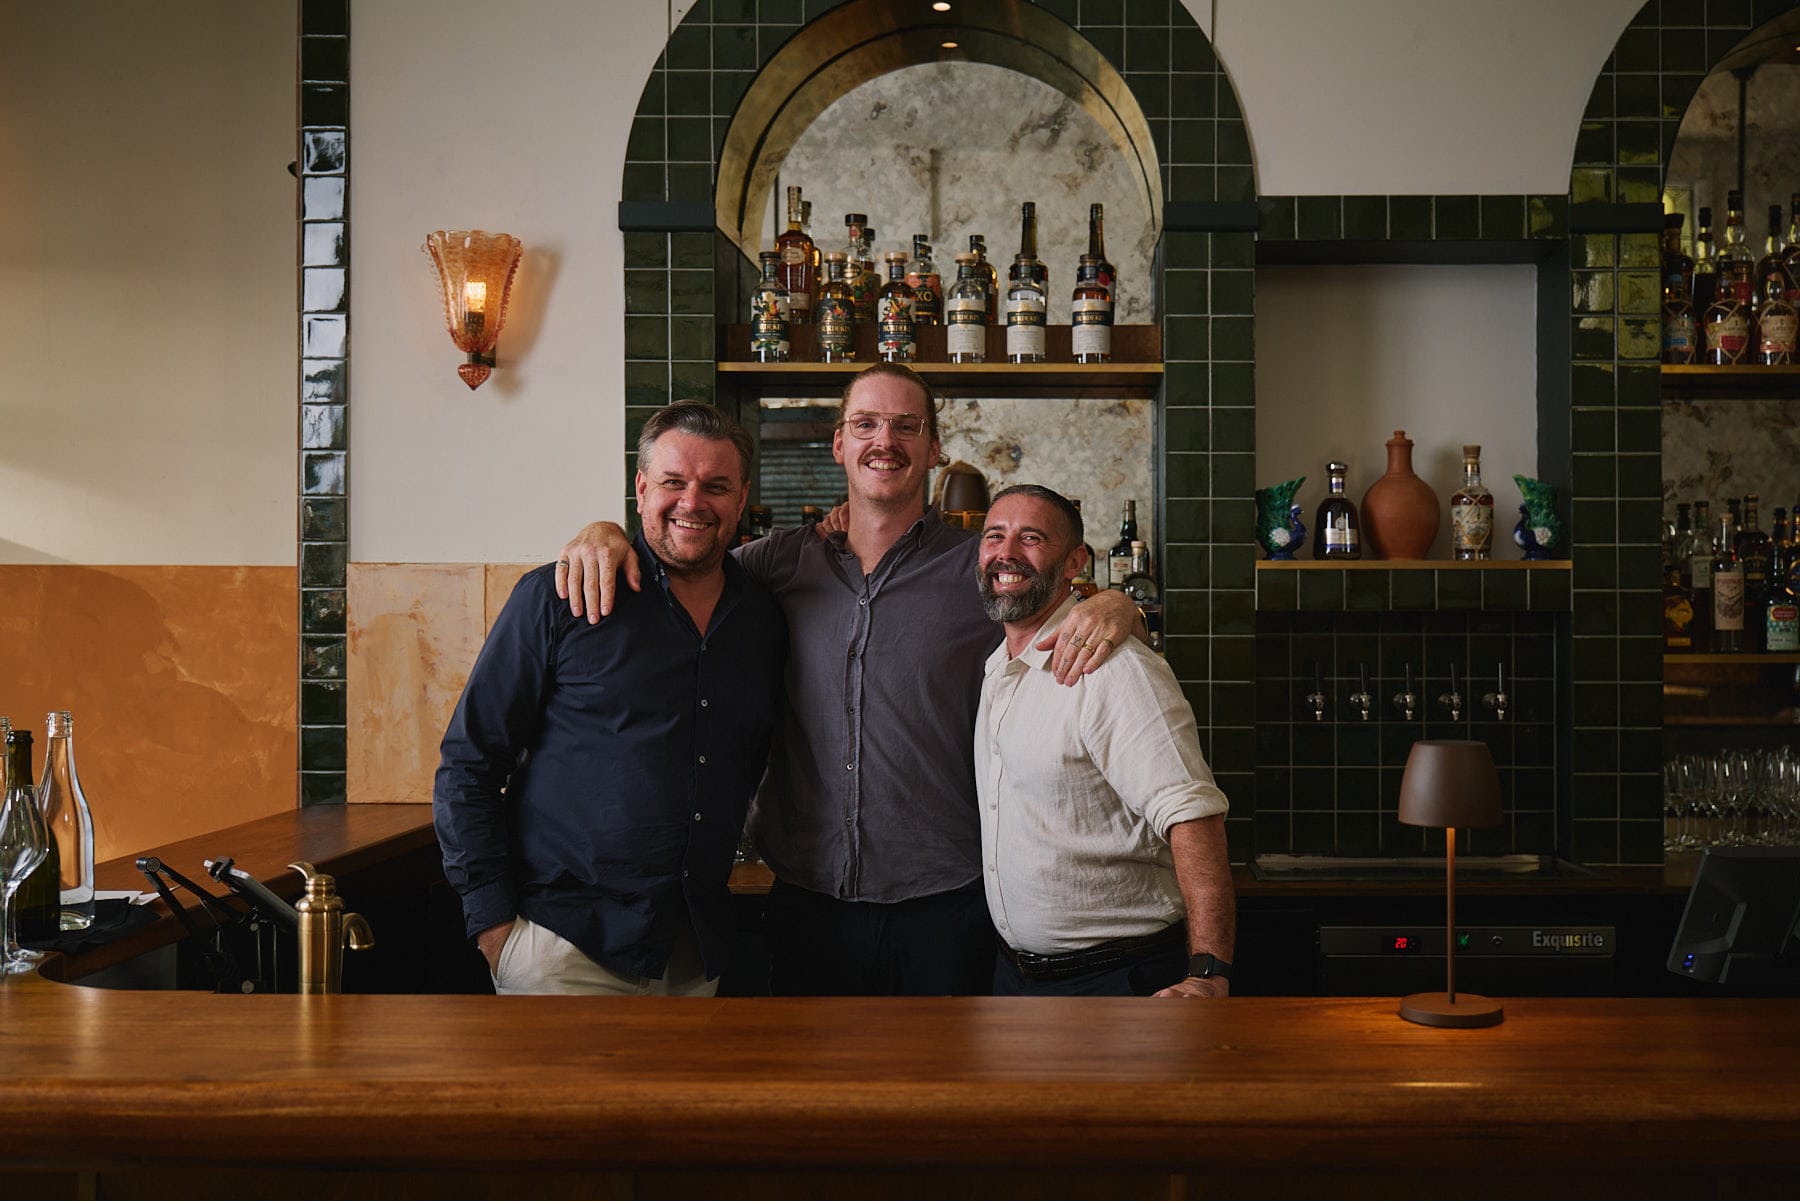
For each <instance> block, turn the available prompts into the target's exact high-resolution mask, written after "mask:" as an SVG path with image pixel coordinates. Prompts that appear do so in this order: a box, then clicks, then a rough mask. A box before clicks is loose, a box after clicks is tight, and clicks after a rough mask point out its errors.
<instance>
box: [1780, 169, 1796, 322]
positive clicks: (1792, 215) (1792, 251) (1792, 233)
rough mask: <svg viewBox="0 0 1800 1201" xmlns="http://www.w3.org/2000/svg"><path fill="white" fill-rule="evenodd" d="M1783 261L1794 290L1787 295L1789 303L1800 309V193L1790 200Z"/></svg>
mask: <svg viewBox="0 0 1800 1201" xmlns="http://www.w3.org/2000/svg"><path fill="white" fill-rule="evenodd" d="M1781 261H1782V263H1783V264H1784V265H1785V266H1786V267H1787V273H1788V282H1789V283H1790V284H1792V285H1793V288H1794V290H1793V291H1791V292H1789V293H1788V294H1787V302H1788V303H1789V304H1791V305H1794V306H1795V307H1797V308H1800V192H1795V193H1794V194H1793V195H1792V196H1791V197H1789V198H1788V230H1787V244H1786V245H1785V246H1783V247H1782V250H1781Z"/></svg>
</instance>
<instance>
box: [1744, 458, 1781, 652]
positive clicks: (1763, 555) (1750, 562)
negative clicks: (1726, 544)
mask: <svg viewBox="0 0 1800 1201" xmlns="http://www.w3.org/2000/svg"><path fill="white" fill-rule="evenodd" d="M1756 507H1757V494H1756V493H1754V492H1746V493H1745V494H1744V524H1743V525H1741V526H1739V527H1738V532H1737V543H1736V547H1737V556H1738V562H1739V563H1740V564H1742V566H1743V568H1744V638H1745V641H1746V643H1747V645H1748V646H1749V648H1750V649H1752V650H1754V649H1756V648H1757V647H1760V646H1761V645H1762V635H1763V631H1762V622H1763V605H1764V603H1765V602H1766V601H1767V600H1768V599H1769V554H1770V550H1771V547H1772V545H1773V544H1772V543H1771V542H1770V540H1769V536H1768V535H1767V534H1765V533H1764V532H1763V530H1762V527H1761V526H1760V525H1758V524H1757V512H1756Z"/></svg>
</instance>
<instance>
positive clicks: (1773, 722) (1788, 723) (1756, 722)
mask: <svg viewBox="0 0 1800 1201" xmlns="http://www.w3.org/2000/svg"><path fill="white" fill-rule="evenodd" d="M1663 725H1664V726H1708V727H1712V728H1714V729H1741V730H1755V729H1763V728H1766V727H1781V728H1786V729H1790V730H1791V729H1800V723H1797V722H1795V720H1794V719H1793V718H1791V717H1665V718H1663Z"/></svg>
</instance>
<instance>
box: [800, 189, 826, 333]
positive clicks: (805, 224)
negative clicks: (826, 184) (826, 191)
mask: <svg viewBox="0 0 1800 1201" xmlns="http://www.w3.org/2000/svg"><path fill="white" fill-rule="evenodd" d="M800 232H801V233H803V234H805V235H806V243H807V245H809V246H811V247H812V274H813V279H814V280H815V281H816V284H817V287H824V286H825V256H824V255H823V254H822V253H820V251H819V244H818V243H817V242H815V241H813V236H812V201H810V200H802V201H801V202H800ZM818 307H819V294H818V291H817V290H816V288H815V290H814V292H813V308H815V309H817V308H818Z"/></svg>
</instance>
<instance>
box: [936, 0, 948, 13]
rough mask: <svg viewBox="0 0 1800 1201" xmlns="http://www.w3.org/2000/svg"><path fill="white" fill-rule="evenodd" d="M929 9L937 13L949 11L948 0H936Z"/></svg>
mask: <svg viewBox="0 0 1800 1201" xmlns="http://www.w3.org/2000/svg"><path fill="white" fill-rule="evenodd" d="M931 11H932V12H939V13H947V12H949V11H950V0H937V3H936V4H933V5H932V6H931Z"/></svg>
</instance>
